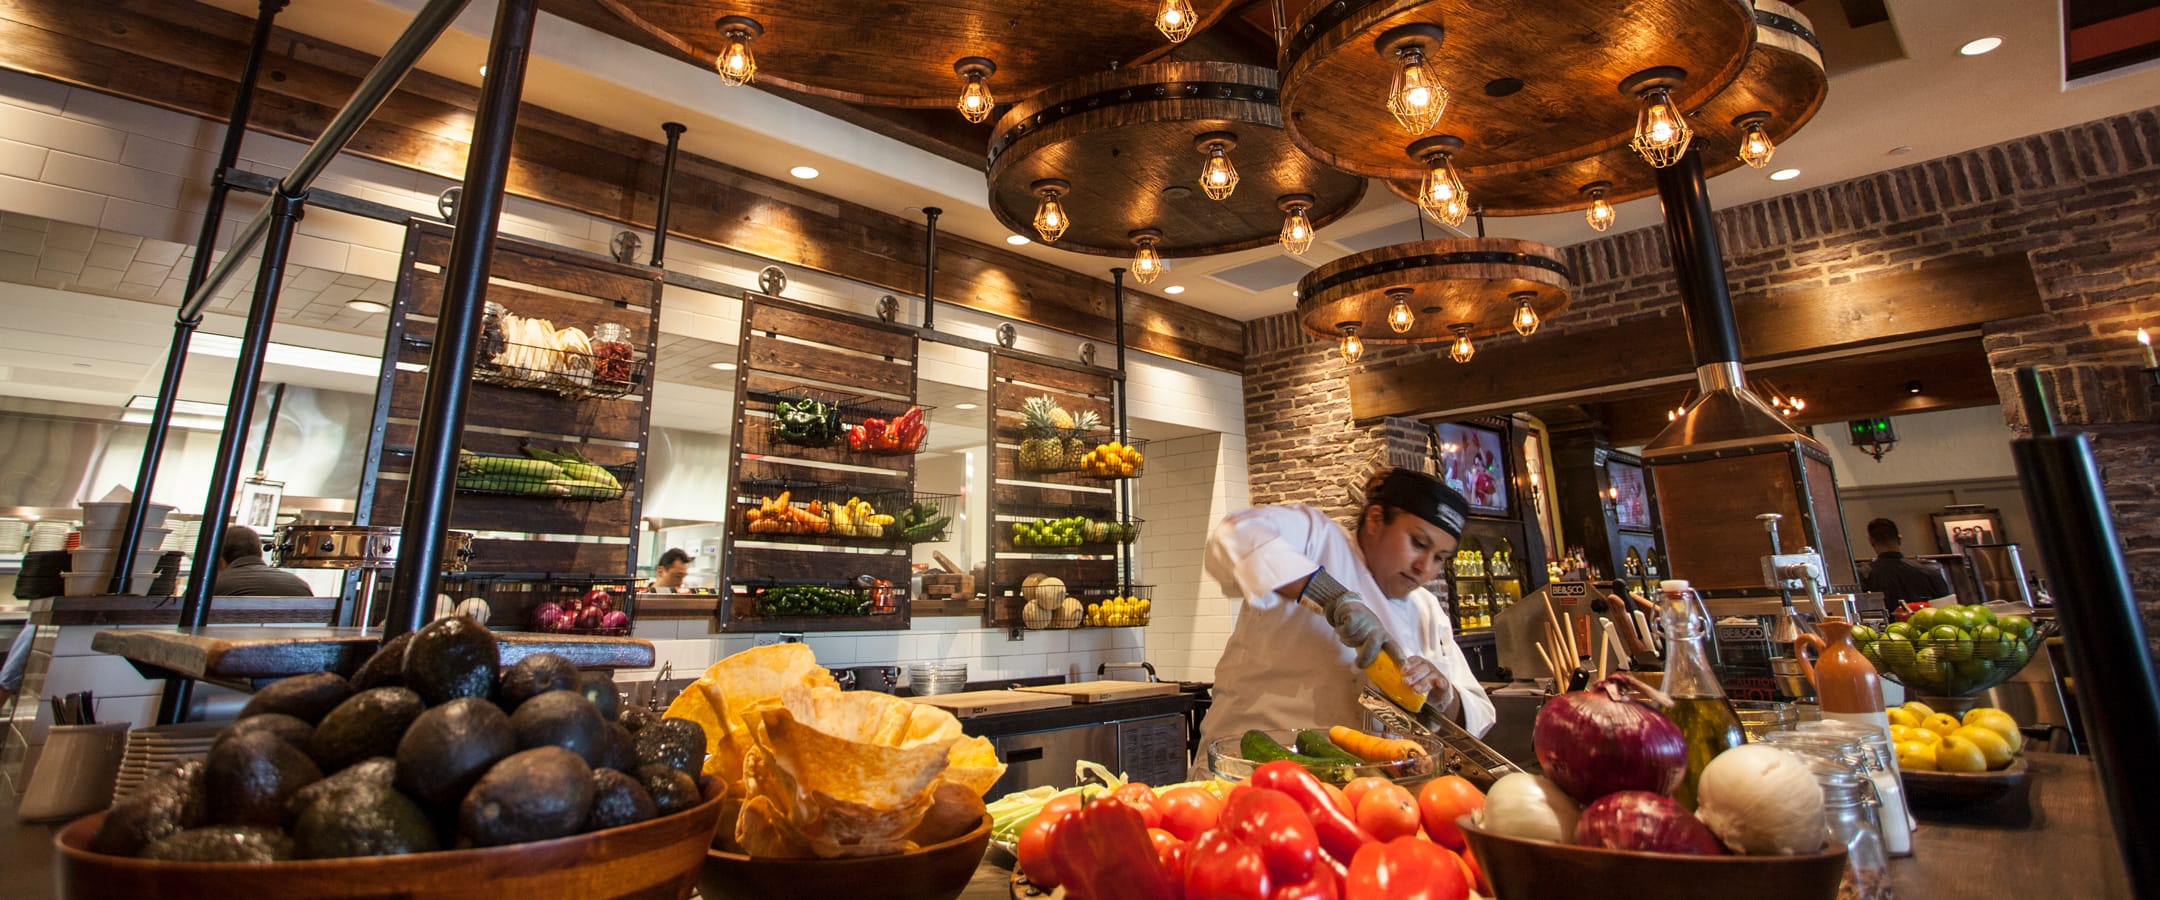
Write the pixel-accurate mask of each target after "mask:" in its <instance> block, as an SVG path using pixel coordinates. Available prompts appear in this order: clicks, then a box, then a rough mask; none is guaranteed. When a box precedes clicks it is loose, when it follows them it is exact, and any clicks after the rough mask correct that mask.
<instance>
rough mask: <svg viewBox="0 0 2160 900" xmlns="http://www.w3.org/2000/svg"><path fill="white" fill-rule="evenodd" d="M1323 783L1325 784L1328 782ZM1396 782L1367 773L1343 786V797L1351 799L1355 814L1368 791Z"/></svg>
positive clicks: (1351, 806) (1352, 810) (1351, 809)
mask: <svg viewBox="0 0 2160 900" xmlns="http://www.w3.org/2000/svg"><path fill="white" fill-rule="evenodd" d="M1322 783H1323V784H1325V783H1326V782H1322ZM1394 783H1395V782H1392V781H1389V780H1387V779H1385V778H1382V777H1380V776H1378V775H1367V776H1365V777H1363V778H1356V779H1352V780H1351V781H1350V784H1349V785H1348V786H1346V787H1344V788H1343V797H1344V798H1345V799H1348V800H1349V801H1350V811H1351V813H1352V814H1353V815H1354V814H1356V812H1357V808H1358V804H1359V803H1360V802H1362V801H1363V800H1364V799H1365V794H1366V792H1368V791H1371V790H1372V789H1373V788H1376V787H1379V786H1380V785H1383V784H1390V785H1391V784H1394Z"/></svg>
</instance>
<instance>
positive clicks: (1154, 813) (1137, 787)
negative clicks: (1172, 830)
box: [1110, 784, 1162, 828]
mask: <svg viewBox="0 0 2160 900" xmlns="http://www.w3.org/2000/svg"><path fill="white" fill-rule="evenodd" d="M1110 797H1111V798H1112V799H1114V800H1116V801H1118V802H1119V803H1123V804H1125V805H1126V806H1130V807H1132V808H1133V809H1136V810H1139V811H1140V820H1141V821H1142V822H1145V823H1147V827H1149V828H1156V827H1160V826H1161V825H1162V810H1159V809H1156V808H1155V789H1154V788H1151V787H1148V786H1147V785H1144V784H1128V785H1126V786H1124V787H1121V788H1118V789H1117V790H1114V791H1111V792H1110Z"/></svg>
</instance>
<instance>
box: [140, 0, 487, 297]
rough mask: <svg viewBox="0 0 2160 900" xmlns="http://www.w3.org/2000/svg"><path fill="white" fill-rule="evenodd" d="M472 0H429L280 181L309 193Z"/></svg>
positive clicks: (216, 283)
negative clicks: (316, 179)
mask: <svg viewBox="0 0 2160 900" xmlns="http://www.w3.org/2000/svg"><path fill="white" fill-rule="evenodd" d="M470 2H471V0H430V2H429V3H428V5H427V6H425V7H422V8H421V10H420V12H419V13H418V14H416V15H414V16H413V21H412V24H411V25H408V26H406V28H405V33H403V34H401V35H398V39H397V41H396V43H393V44H391V45H390V49H389V50H386V51H384V52H383V55H382V58H381V59H379V60H377V61H376V62H375V68H373V69H371V70H369V71H368V74H367V77H366V78H363V79H361V81H360V86H359V87H358V88H355V89H354V90H353V95H352V99H350V100H347V101H345V106H344V108H342V109H339V110H338V112H337V115H336V116H335V117H333V118H332V119H331V120H330V124H329V125H327V126H325V127H324V128H323V132H322V134H321V135H320V136H318V137H317V138H315V143H313V144H311V145H309V146H308V149H307V152H305V153H303V154H301V156H300V161H299V162H298V163H296V164H294V166H293V169H292V171H291V172H288V173H286V175H285V178H284V180H283V181H281V182H280V186H281V187H282V188H283V190H284V192H285V193H286V194H288V195H291V196H300V195H304V194H306V193H307V191H308V188H309V187H312V186H313V185H314V184H315V178H316V176H319V175H321V174H322V170H323V169H324V168H326V167H328V166H329V165H330V161H331V160H333V159H336V158H337V155H338V154H339V153H340V152H343V151H344V149H345V144H346V143H347V142H349V141H351V140H352V138H353V135H354V134H356V133H358V132H359V130H360V126H362V125H365V124H367V120H368V119H369V118H372V117H373V116H374V115H375V110H376V109H378V108H380V107H381V106H382V104H383V101H384V100H387V99H389V98H390V94H391V92H393V91H396V90H397V86H398V83H399V82H402V81H404V80H405V76H406V75H407V74H408V73H410V72H411V71H412V68H413V65H414V64H415V63H418V62H419V61H420V57H421V56H423V55H425V54H426V53H427V51H428V48H429V47H432V46H434V44H435V40H436V39H437V38H439V37H442V33H443V32H444V31H446V30H448V29H449V27H450V23H452V22H455V21H457V17H458V14H459V13H462V12H464V11H465V7H466V6H467V5H468V4H469V3H470ZM270 216H271V212H270V210H269V208H267V207H265V208H264V209H263V210H262V211H261V212H258V213H256V214H255V217H254V218H252V219H249V220H248V223H247V225H245V226H243V227H242V228H241V229H240V234H239V235H238V236H237V237H235V238H234V239H233V244H232V246H231V247H230V248H228V249H227V250H226V251H225V258H224V259H221V260H219V261H218V264H217V267H216V268H214V269H211V270H210V273H209V275H208V276H207V277H205V279H204V280H203V283H202V284H200V285H197V286H196V288H195V289H194V290H191V291H189V292H188V295H187V299H186V300H184V301H182V302H181V304H180V317H181V318H183V319H187V318H194V317H195V316H197V315H200V314H201V313H202V308H203V306H204V305H205V304H208V303H209V302H210V297H211V295H213V294H216V293H217V289H218V288H219V287H222V286H224V284H225V282H226V280H227V279H230V278H231V277H232V276H233V273H234V272H237V271H239V268H240V264H241V262H242V261H243V260H245V259H246V258H247V255H248V254H249V253H251V252H253V251H254V249H255V244H256V242H258V241H261V240H262V239H263V236H264V235H265V234H267V233H268V231H269V228H270Z"/></svg>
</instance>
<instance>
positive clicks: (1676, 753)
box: [1530, 674, 1687, 804]
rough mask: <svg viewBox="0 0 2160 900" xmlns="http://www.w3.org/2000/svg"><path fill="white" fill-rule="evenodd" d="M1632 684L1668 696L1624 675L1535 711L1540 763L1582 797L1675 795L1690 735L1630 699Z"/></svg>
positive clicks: (1555, 779) (1534, 742)
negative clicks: (1640, 793)
mask: <svg viewBox="0 0 2160 900" xmlns="http://www.w3.org/2000/svg"><path fill="white" fill-rule="evenodd" d="M1631 685H1632V686H1634V687H1636V688H1639V689H1641V690H1643V691H1644V692H1646V693H1648V694H1650V695H1651V696H1652V697H1653V698H1656V699H1657V700H1659V701H1661V702H1666V703H1669V702H1671V700H1670V698H1667V697H1665V695H1663V694H1660V693H1658V692H1656V691H1654V690H1652V689H1650V688H1649V687H1647V686H1645V685H1643V683H1642V682H1640V681H1636V680H1635V679H1633V678H1630V677H1628V676H1627V675H1625V674H1621V675H1614V676H1612V677H1611V678H1607V679H1605V680H1603V681H1600V682H1598V683H1596V684H1593V685H1591V686H1590V687H1589V688H1588V689H1587V690H1581V691H1575V692H1572V693H1566V694H1561V695H1560V696H1558V697H1554V698H1552V699H1551V700H1549V701H1546V703H1545V706H1544V708H1542V709H1539V710H1538V714H1537V725H1536V726H1535V727H1534V728H1532V729H1531V732H1530V742H1531V745H1532V746H1533V747H1534V748H1535V749H1536V751H1537V761H1538V765H1540V766H1543V767H1544V768H1545V777H1547V778H1550V779H1552V780H1553V783H1555V784H1558V785H1560V789H1561V790H1563V791H1566V792H1567V793H1568V796H1570V797H1573V798H1575V802H1577V803H1585V804H1587V803H1589V802H1591V801H1593V800H1596V799H1597V798H1599V797H1603V796H1605V795H1606V794H1610V793H1613V792H1615V791H1650V792H1652V793H1657V794H1670V793H1672V792H1673V789H1674V788H1677V787H1679V786H1680V782H1681V780H1682V779H1685V778H1686V777H1687V738H1685V737H1683V736H1682V735H1681V734H1680V728H1679V727H1678V726H1676V725H1674V724H1673V723H1672V721H1671V720H1669V719H1667V718H1665V717H1664V716H1661V715H1658V714H1657V713H1656V712H1655V711H1653V710H1651V709H1650V708H1649V707H1646V706H1644V705H1642V704H1640V703H1637V702H1635V701H1633V700H1630V699H1628V696H1627V689H1628V688H1629V687H1630V686H1631Z"/></svg>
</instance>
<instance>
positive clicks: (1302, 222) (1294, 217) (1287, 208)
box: [1275, 194, 1313, 256]
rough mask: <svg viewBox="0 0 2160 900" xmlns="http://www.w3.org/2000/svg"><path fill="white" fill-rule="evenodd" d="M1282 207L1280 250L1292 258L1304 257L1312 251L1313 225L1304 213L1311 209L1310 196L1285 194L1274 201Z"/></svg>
mask: <svg viewBox="0 0 2160 900" xmlns="http://www.w3.org/2000/svg"><path fill="white" fill-rule="evenodd" d="M1275 204H1276V205H1277V206H1280V207H1282V211H1283V223H1282V248H1283V249H1284V250H1285V251H1288V252H1289V253H1290V255H1292V256H1304V255H1305V251H1307V250H1310V249H1312V242H1313V224H1312V219H1310V218H1308V217H1306V215H1305V211H1306V210H1308V209H1311V208H1312V204H1313V196H1312V195H1311V194H1285V195H1283V196H1282V197H1279V198H1277V199H1276V200H1275Z"/></svg>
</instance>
